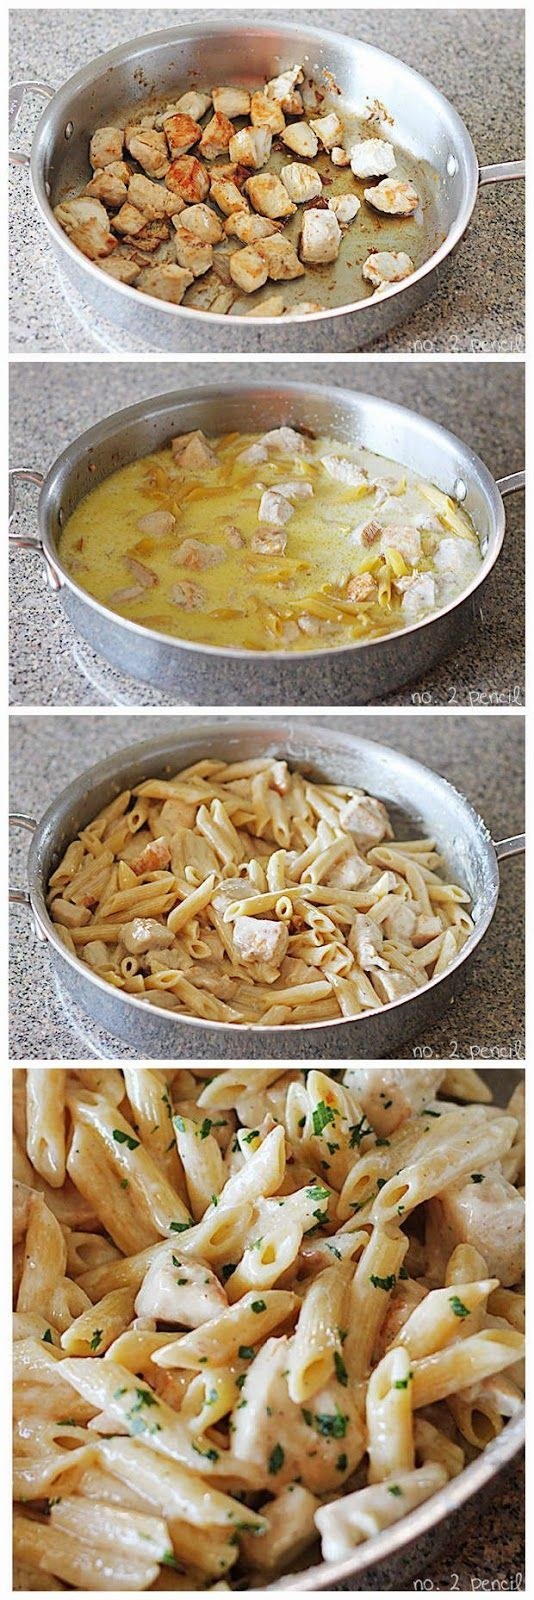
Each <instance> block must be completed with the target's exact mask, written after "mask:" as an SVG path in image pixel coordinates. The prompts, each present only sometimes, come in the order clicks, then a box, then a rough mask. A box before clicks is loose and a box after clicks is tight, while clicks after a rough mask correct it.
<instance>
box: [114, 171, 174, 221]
mask: <svg viewBox="0 0 534 1600" xmlns="http://www.w3.org/2000/svg"><path fill="white" fill-rule="evenodd" d="M128 199H129V200H130V201H131V203H132V205H133V206H137V210H138V211H142V212H143V215H144V216H145V217H146V219H147V221H148V222H157V220H158V218H159V217H169V216H174V215H177V214H178V212H179V211H183V209H184V201H183V200H181V199H180V196H179V195H178V194H171V193H170V190H169V189H163V188H162V186H161V184H160V183H153V181H152V179H151V178H145V176H144V174H143V173H142V172H133V173H132V176H131V178H130V182H129V185H128Z"/></svg>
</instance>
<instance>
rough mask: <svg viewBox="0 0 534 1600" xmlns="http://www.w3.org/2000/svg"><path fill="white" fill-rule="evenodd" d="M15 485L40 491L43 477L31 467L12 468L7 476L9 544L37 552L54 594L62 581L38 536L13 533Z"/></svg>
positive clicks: (19, 548)
mask: <svg viewBox="0 0 534 1600" xmlns="http://www.w3.org/2000/svg"><path fill="white" fill-rule="evenodd" d="M17 483H35V484H36V486H37V488H38V489H41V488H42V486H43V483H44V475H43V473H42V472H34V470H33V468H32V467H13V470H12V472H10V474H9V543H10V545H14V546H15V548H16V549H18V550H36V551H37V552H38V554H39V555H40V557H41V560H42V562H43V565H44V568H45V572H46V576H47V579H48V583H49V585H50V588H51V589H53V590H54V592H57V590H58V589H61V587H62V579H61V578H60V576H59V573H58V572H56V570H55V567H53V566H51V564H50V562H49V560H48V556H47V554H46V551H45V548H44V545H43V541H42V539H41V536H40V534H38V535H37V538H34V537H33V536H32V535H31V534H28V533H15V532H14V530H13V529H12V522H13V518H14V515H15V509H16V503H17V500H16V486H17Z"/></svg>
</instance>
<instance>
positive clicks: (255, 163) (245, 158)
mask: <svg viewBox="0 0 534 1600" xmlns="http://www.w3.org/2000/svg"><path fill="white" fill-rule="evenodd" d="M271 142H272V134H271V133H270V132H269V129H268V128H252V127H251V128H240V130H239V133H234V136H233V139H231V140H230V144H229V147H228V148H229V155H230V156H231V158H232V161H235V162H236V163H237V164H238V165H241V166H243V167H246V168H247V169H250V168H251V167H252V168H253V169H254V171H257V170H258V168H259V167H264V166H265V162H266V161H268V160H269V156H270V154H271Z"/></svg>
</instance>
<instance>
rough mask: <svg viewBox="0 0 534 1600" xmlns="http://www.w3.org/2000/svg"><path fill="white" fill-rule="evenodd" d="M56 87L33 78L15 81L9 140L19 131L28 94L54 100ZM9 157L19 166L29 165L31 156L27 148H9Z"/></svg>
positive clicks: (10, 92) (11, 96) (12, 91)
mask: <svg viewBox="0 0 534 1600" xmlns="http://www.w3.org/2000/svg"><path fill="white" fill-rule="evenodd" d="M55 92H56V91H55V89H51V88H50V84H49V83H38V82H36V81H35V79H33V78H23V79H22V81H21V83H13V84H12V85H11V88H10V90H9V140H10V145H11V139H12V137H13V135H14V134H15V133H16V131H17V123H18V120H19V116H20V113H21V110H22V107H23V104H24V101H25V99H26V95H27V94H28V95H30V94H33V95H39V96H40V97H41V98H42V99H43V100H52V99H53V97H54V95H55ZM9 159H10V161H12V162H14V164H15V166H17V167H29V165H30V160H31V157H30V155H29V154H28V152H27V151H26V150H12V149H11V148H10V150H9Z"/></svg>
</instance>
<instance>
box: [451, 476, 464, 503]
mask: <svg viewBox="0 0 534 1600" xmlns="http://www.w3.org/2000/svg"><path fill="white" fill-rule="evenodd" d="M454 498H455V500H466V499H467V484H466V483H464V480H463V478H457V479H456V483H455V485H454Z"/></svg>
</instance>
